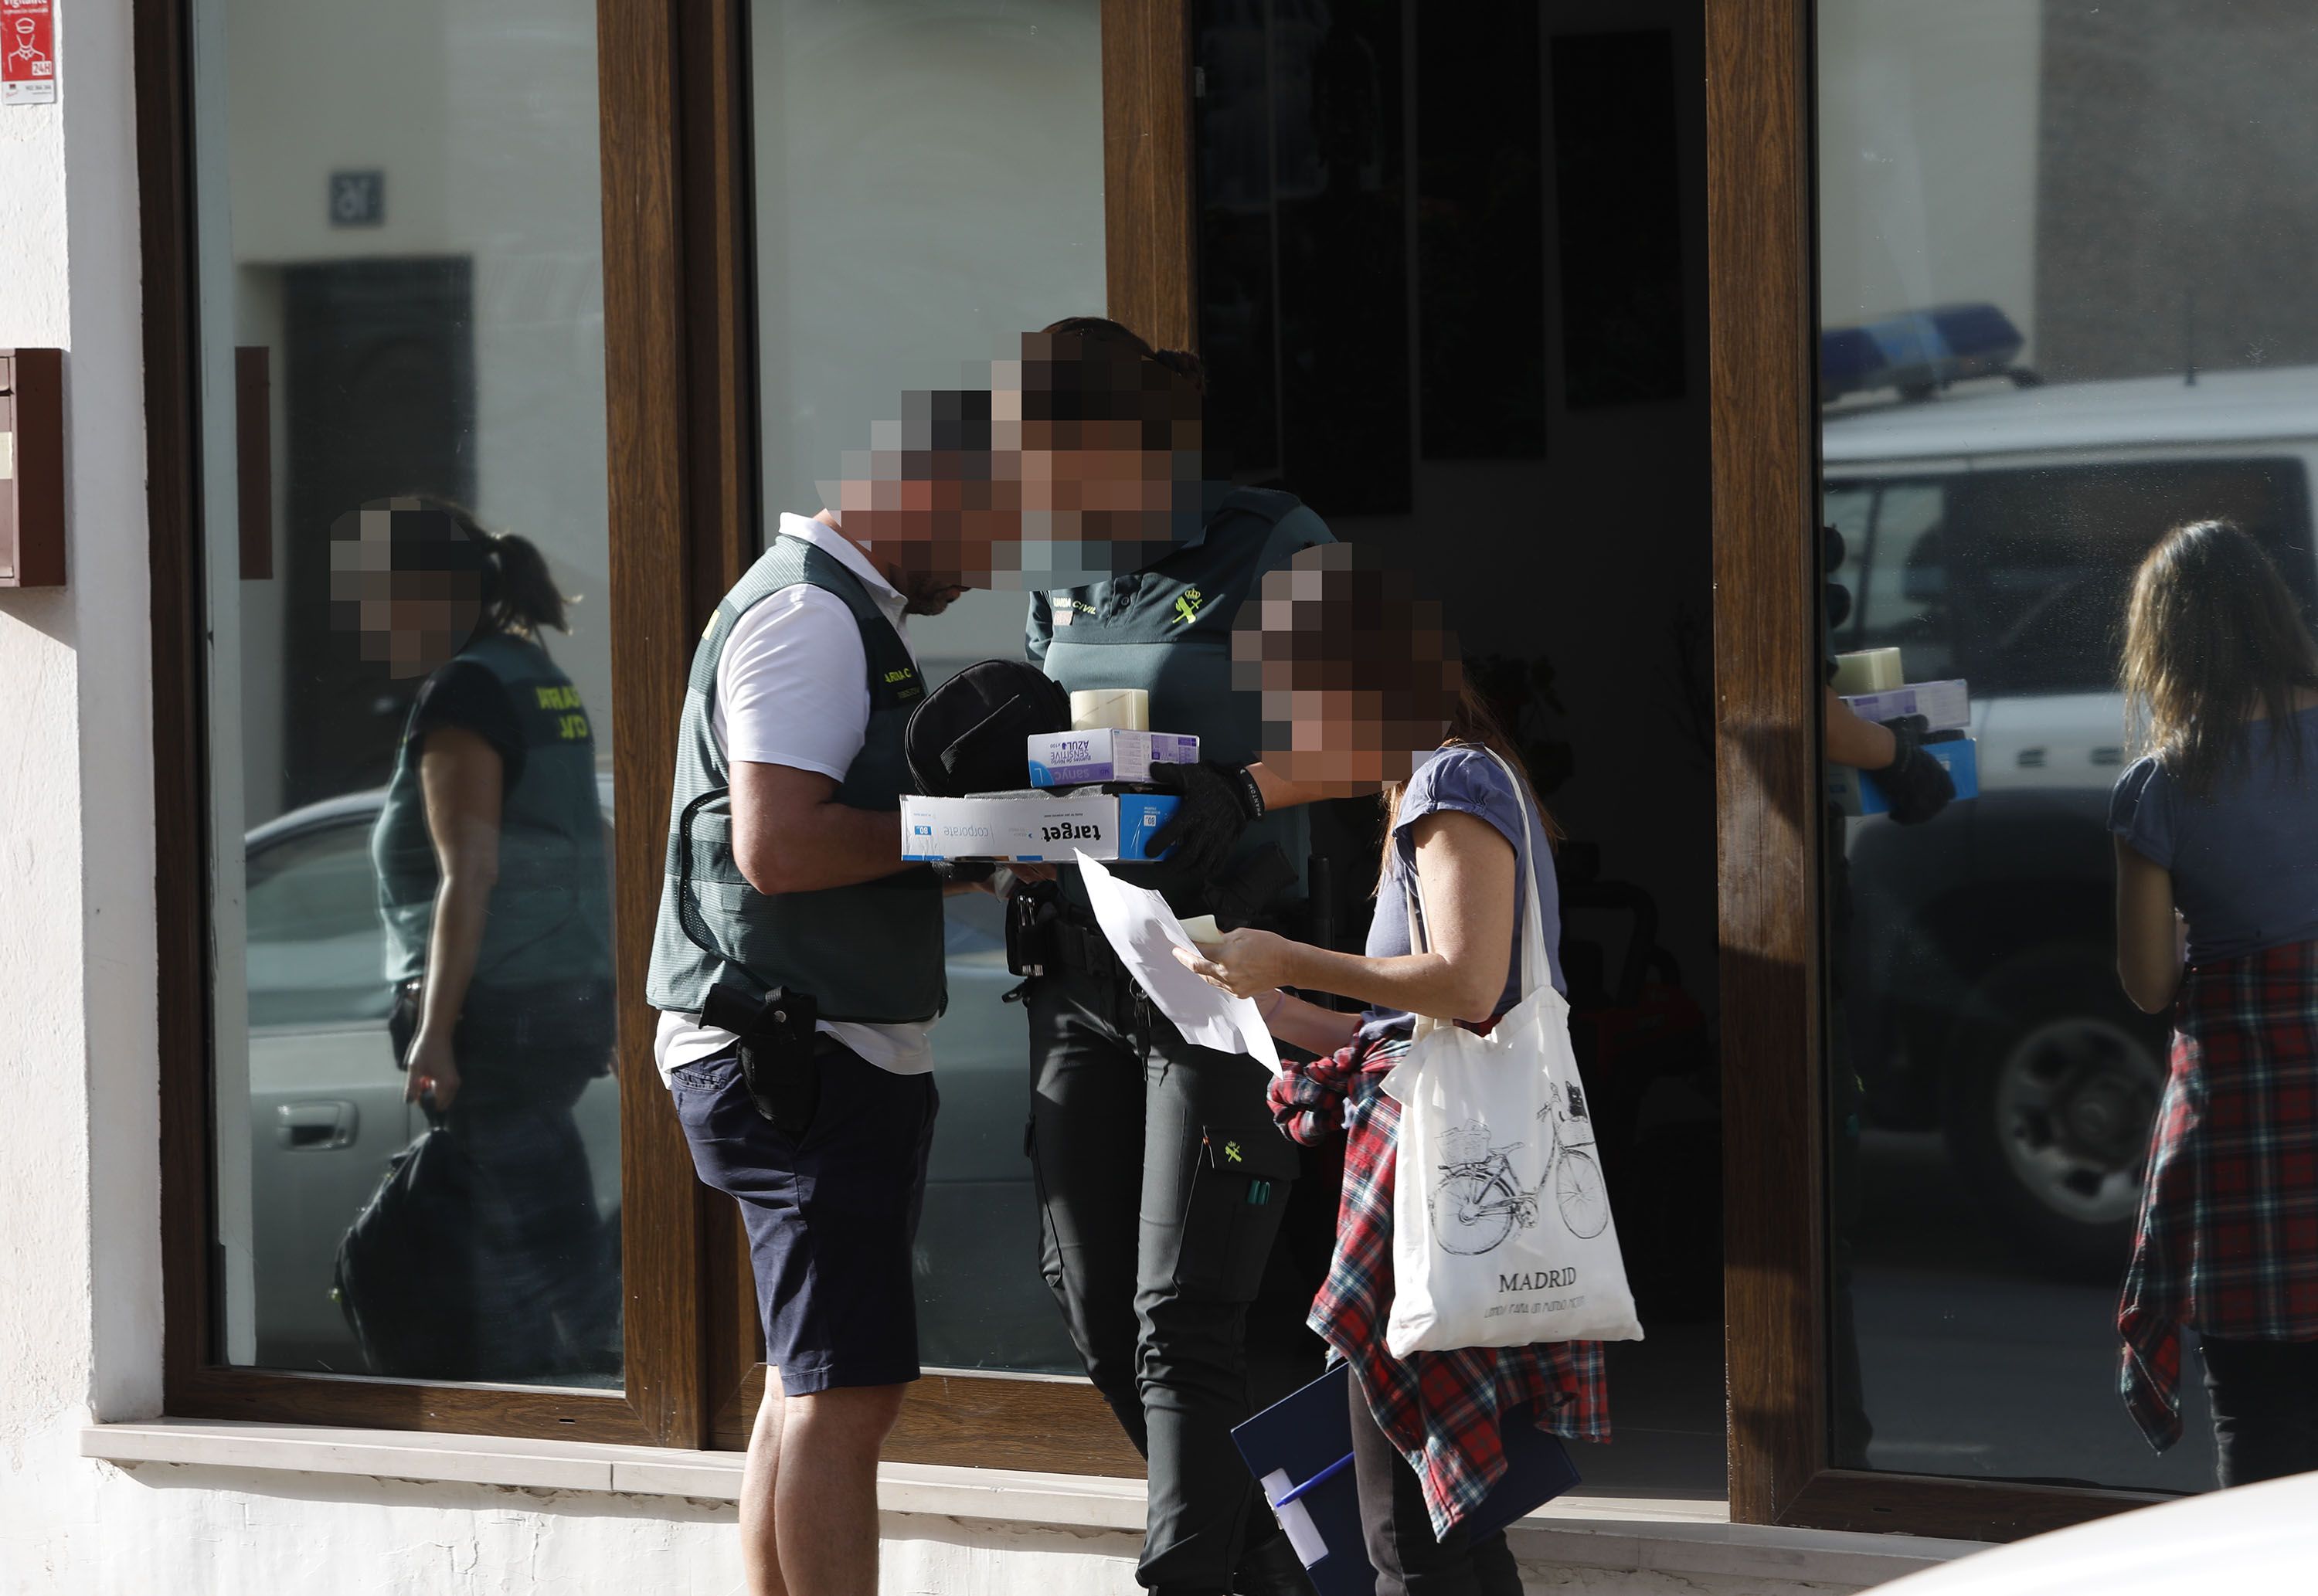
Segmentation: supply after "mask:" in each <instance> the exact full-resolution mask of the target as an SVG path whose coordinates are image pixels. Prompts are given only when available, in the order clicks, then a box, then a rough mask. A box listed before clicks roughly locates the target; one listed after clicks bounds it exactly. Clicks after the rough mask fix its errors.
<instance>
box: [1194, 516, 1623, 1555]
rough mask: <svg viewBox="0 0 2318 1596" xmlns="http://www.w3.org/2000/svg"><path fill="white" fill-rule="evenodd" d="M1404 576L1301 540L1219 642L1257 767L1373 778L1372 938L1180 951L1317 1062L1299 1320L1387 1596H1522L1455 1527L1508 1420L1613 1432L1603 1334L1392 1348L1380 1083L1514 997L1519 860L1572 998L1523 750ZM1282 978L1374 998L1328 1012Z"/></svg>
mask: <svg viewBox="0 0 2318 1596" xmlns="http://www.w3.org/2000/svg"><path fill="white" fill-rule="evenodd" d="M1411 592H1412V588H1411V585H1410V583H1409V582H1408V580H1407V579H1406V578H1405V577H1403V576H1401V575H1399V574H1397V573H1393V572H1386V571H1381V570H1379V569H1374V568H1372V567H1370V566H1369V565H1367V564H1366V563H1365V561H1363V560H1362V559H1361V556H1359V555H1358V554H1357V553H1355V552H1354V551H1352V549H1351V548H1350V547H1348V546H1347V545H1343V544H1335V545H1329V546H1323V547H1320V548H1316V549H1308V550H1306V551H1304V552H1303V553H1301V554H1298V555H1297V556H1296V557H1295V559H1294V560H1291V561H1290V562H1289V565H1288V566H1287V567H1286V568H1285V569H1281V570H1280V571H1277V572H1274V573H1272V575H1271V576H1269V577H1267V578H1265V579H1264V583H1263V587H1262V603H1261V604H1260V605H1249V606H1247V608H1246V609H1245V610H1244V611H1243V612H1242V613H1243V614H1251V613H1253V616H1254V618H1253V620H1252V621H1249V622H1247V623H1244V631H1243V632H1241V633H1239V634H1236V635H1235V637H1234V640H1233V658H1234V659H1235V661H1244V662H1245V663H1246V664H1247V665H1248V666H1249V670H1248V672H1247V677H1248V680H1247V683H1246V685H1248V686H1260V688H1261V690H1262V693H1263V695H1264V719H1265V737H1264V749H1265V753H1264V761H1265V764H1266V766H1267V767H1272V768H1280V767H1285V774H1286V775H1287V777H1288V779H1289V780H1290V781H1292V782H1294V783H1296V784H1297V785H1298V786H1299V787H1302V788H1307V789H1310V790H1314V791H1318V792H1322V793H1325V794H1329V795H1336V794H1347V795H1349V794H1358V793H1364V792H1374V791H1377V790H1378V788H1379V785H1381V786H1382V790H1383V794H1384V809H1385V834H1386V838H1387V841H1386V847H1385V853H1384V865H1383V873H1382V878H1381V880H1380V881H1379V887H1378V892H1377V911H1376V917H1375V919H1374V921H1373V923H1372V924H1371V926H1370V932H1369V938H1368V945H1367V949H1366V951H1365V953H1364V954H1362V955H1350V954H1343V953H1337V952H1335V951H1334V950H1332V949H1328V948H1323V947H1315V946H1310V945H1309V944H1306V943H1300V942H1293V941H1290V940H1289V939H1287V938H1285V937H1278V936H1274V935H1272V934H1271V933H1269V932H1265V931H1258V930H1247V929H1243V930H1236V931H1232V932H1229V933H1227V934H1226V935H1224V936H1223V937H1222V938H1221V940H1220V941H1219V942H1217V943H1214V944H1211V945H1209V946H1207V947H1206V948H1205V949H1204V953H1205V956H1204V957H1197V958H1195V957H1191V956H1190V955H1186V954H1184V953H1182V952H1181V950H1179V951H1178V953H1177V957H1178V958H1181V959H1182V960H1183V962H1184V963H1185V964H1187V965H1189V966H1190V968H1191V969H1193V970H1194V971H1196V972H1197V973H1199V975H1200V976H1202V977H1203V978H1205V979H1206V980H1207V981H1208V982H1209V983H1211V984H1212V985H1215V986H1217V987H1220V988H1222V989H1223V990H1224V991H1227V992H1231V993H1234V994H1235V995H1237V996H1242V997H1253V998H1255V999H1256V1000H1257V1002H1258V1005H1259V1009H1260V1011H1261V1012H1262V1015H1263V1018H1264V1022H1265V1024H1266V1025H1267V1027H1269V1028H1270V1029H1271V1032H1272V1034H1273V1035H1274V1036H1278V1037H1279V1038H1280V1040H1281V1041H1283V1042H1286V1043H1289V1044H1290V1045H1293V1046H1296V1047H1299V1048H1302V1049H1305V1050H1306V1051H1308V1052H1311V1053H1314V1054H1318V1055H1319V1057H1318V1060H1317V1062H1316V1063H1308V1064H1302V1065H1290V1066H1289V1068H1288V1069H1287V1070H1286V1071H1284V1072H1283V1073H1282V1074H1280V1076H1278V1077H1276V1078H1275V1079H1274V1081H1273V1084H1272V1089H1271V1101H1272V1107H1273V1115H1274V1118H1275V1119H1276V1120H1277V1121H1278V1123H1279V1124H1280V1127H1281V1129H1282V1130H1283V1131H1284V1132H1285V1133H1286V1134H1288V1135H1289V1137H1290V1138H1291V1139H1292V1140H1295V1141H1297V1142H1298V1143H1304V1144H1306V1145H1313V1144H1316V1143H1320V1142H1322V1141H1324V1140H1325V1139H1327V1138H1329V1137H1332V1136H1334V1135H1335V1134H1339V1133H1340V1132H1341V1134H1343V1137H1344V1139H1345V1148H1344V1179H1343V1196H1342V1198H1341V1205H1340V1207H1339V1210H1338V1217H1337V1224H1336V1250H1335V1257H1334V1262H1333V1263H1332V1265H1331V1267H1330V1269H1329V1272H1328V1278H1327V1282H1326V1284H1325V1286H1324V1287H1322V1288H1321V1291H1320V1294H1319V1296H1318V1297H1317V1298H1316V1300H1315V1301H1314V1303H1313V1305H1312V1315H1311V1320H1310V1323H1311V1325H1312V1328H1313V1330H1314V1331H1316V1332H1317V1333H1318V1334H1319V1335H1320V1336H1321V1337H1322V1339H1323V1340H1326V1341H1327V1343H1328V1344H1329V1346H1330V1347H1331V1348H1332V1349H1334V1353H1335V1354H1336V1355H1337V1356H1338V1357H1341V1358H1344V1359H1346V1360H1348V1361H1349V1362H1350V1364H1351V1366H1352V1380H1351V1381H1350V1382H1349V1385H1350V1388H1351V1392H1352V1396H1351V1404H1352V1412H1351V1414H1350V1418H1351V1421H1352V1471H1353V1475H1354V1477H1355V1480H1356V1482H1357V1484H1358V1487H1359V1492H1360V1500H1361V1518H1362V1520H1363V1525H1364V1529H1365V1532H1366V1539H1367V1549H1368V1553H1369V1559H1370V1562H1371V1563H1372V1564H1373V1565H1375V1567H1376V1571H1377V1575H1378V1583H1377V1591H1378V1593H1379V1596H1405V1593H1406V1592H1420V1593H1422V1596H1466V1593H1471V1596H1519V1592H1521V1589H1522V1583H1521V1576H1520V1574H1519V1572H1518V1570H1517V1569H1516V1568H1515V1566H1514V1557H1513V1553H1512V1551H1511V1550H1510V1549H1509V1548H1508V1547H1507V1546H1506V1544H1505V1533H1504V1531H1503V1530H1496V1531H1493V1532H1492V1533H1491V1534H1489V1535H1488V1536H1487V1537H1485V1538H1476V1537H1474V1536H1472V1535H1470V1534H1469V1533H1468V1531H1467V1530H1466V1529H1465V1528H1464V1527H1463V1525H1462V1522H1461V1521H1462V1520H1463V1519H1464V1518H1465V1516H1466V1515H1467V1514H1468V1513H1469V1511H1471V1510H1472V1509H1473V1508H1474V1507H1476V1506H1477V1505H1478V1504H1479V1502H1481V1500H1482V1499H1483V1498H1484V1497H1486V1496H1487V1494H1488V1493H1489V1490H1490V1488H1491V1487H1492V1486H1493V1485H1495V1484H1496V1482H1497V1481H1498V1480H1499V1479H1501V1478H1502V1477H1504V1475H1505V1450H1504V1446H1503V1442H1502V1439H1501V1437H1502V1435H1503V1427H1504V1426H1505V1425H1508V1424H1516V1423H1523V1424H1535V1425H1537V1426H1539V1427H1540V1428H1541V1429H1546V1430H1551V1431H1552V1432H1554V1433H1555V1434H1558V1435H1562V1436H1568V1437H1577V1438H1583V1439H1588V1440H1607V1439H1609V1435H1610V1419H1609V1399H1608V1393H1607V1388H1606V1385H1605V1383H1604V1374H1603V1358H1602V1349H1601V1347H1600V1345H1599V1344H1598V1343H1595V1342H1559V1343H1550V1344H1540V1345H1534V1346H1528V1347H1516V1348H1507V1349H1486V1348H1485V1349H1466V1350H1461V1351H1454V1352H1420V1353H1416V1354H1415V1355H1414V1356H1412V1357H1409V1358H1394V1357H1392V1356H1391V1355H1390V1354H1389V1353H1388V1351H1387V1350H1386V1348H1385V1336H1384V1326H1385V1320H1386V1318H1387V1316H1388V1314H1389V1313H1390V1311H1391V1307H1392V1297H1393V1275H1392V1192H1393V1181H1394V1170H1395V1154H1396V1151H1397V1149H1396V1142H1397V1136H1396V1133H1397V1127H1398V1125H1399V1122H1400V1105H1399V1104H1397V1103H1396V1102H1395V1101H1394V1100H1393V1099H1392V1098H1391V1097H1390V1096H1388V1094H1386V1093H1385V1092H1384V1090H1383V1089H1382V1082H1383V1080H1384V1077H1385V1074H1386V1073H1387V1072H1388V1071H1390V1070H1391V1068H1392V1067H1393V1065H1394V1064H1396V1063H1398V1062H1399V1060H1400V1058H1401V1055H1402V1054H1405V1053H1406V1052H1407V1050H1408V1046H1409V1040H1410V1035H1411V1031H1412V1029H1413V1027H1414V1025H1415V1018H1414V1017H1415V1015H1417V1014H1428V1015H1434V1016H1438V1017H1441V1018H1448V1019H1454V1020H1456V1021H1457V1022H1458V1023H1460V1024H1462V1025H1468V1026H1470V1027H1473V1028H1475V1029H1477V1030H1487V1028H1488V1027H1490V1026H1491V1025H1493V1024H1494V1023H1495V1022H1496V1019H1497V1018H1498V1017H1499V1016H1501V1015H1503V1014H1505V1012H1506V1011H1507V1010H1508V1009H1512V1008H1513V1007H1514V1004H1515V1003H1516V1002H1517V1001H1518V1000H1520V997H1521V971H1520V950H1521V945H1522V943H1521V939H1522V932H1523V928H1522V926H1521V921H1520V916H1521V914H1522V912H1523V907H1522V904H1521V898H1522V893H1521V892H1520V890H1519V888H1520V883H1521V875H1520V872H1521V871H1523V870H1529V871H1532V873H1534V874H1535V877H1536V881H1537V887H1538V899H1539V902H1540V903H1541V906H1542V908H1541V912H1542V914H1543V915H1544V916H1545V918H1546V924H1545V925H1544V926H1543V927H1542V928H1541V929H1542V930H1543V932H1544V933H1545V944H1546V948H1547V951H1548V955H1549V958H1550V964H1551V968H1552V979H1553V984H1554V986H1555V988H1556V989H1557V990H1565V991H1566V988H1565V987H1564V985H1563V980H1562V973H1561V964H1560V951H1559V950H1560V941H1561V928H1560V924H1559V895H1558V893H1557V892H1556V891H1555V886H1554V877H1553V858H1552V855H1551V853H1550V849H1549V848H1547V847H1537V848H1536V849H1535V850H1534V855H1535V856H1534V857H1531V856H1529V855H1530V853H1531V852H1532V850H1531V849H1529V848H1528V847H1525V846H1524V833H1525V831H1529V832H1533V833H1534V834H1535V835H1536V836H1537V837H1539V838H1551V837H1552V836H1553V832H1552V830H1551V825H1550V821H1549V820H1548V819H1547V818H1546V816H1545V815H1544V813H1543V811H1541V810H1540V809H1539V807H1538V803H1537V799H1536V796H1535V795H1534V794H1532V792H1531V791H1530V790H1529V784H1528V782H1527V780H1526V779H1525V778H1524V779H1521V780H1518V781H1516V780H1514V778H1512V777H1511V776H1508V775H1507V769H1508V768H1510V769H1513V770H1518V769H1520V758H1519V755H1518V754H1517V753H1515V751H1514V748H1513V745H1512V743H1511V742H1510V740H1508V739H1507V738H1506V736H1505V733H1504V731H1502V730H1501V729H1500V728H1499V727H1498V725H1497V723H1496V721H1495V719H1494V718H1493V717H1492V716H1491V714H1490V713H1489V711H1488V709H1487V706H1486V704H1484V703H1483V701H1482V700H1481V699H1480V697H1479V696H1478V694H1476V693H1475V692H1474V690H1473V689H1472V687H1471V686H1470V684H1469V683H1468V682H1466V681H1465V680H1464V677H1463V673H1462V671H1461V669H1460V666H1459V660H1458V652H1457V647H1456V643H1455V640H1454V639H1453V638H1452V637H1451V635H1450V634H1449V633H1448V632H1446V631H1445V630H1444V629H1443V628H1442V625H1441V621H1440V611H1439V608H1438V606H1437V605H1430V604H1427V603H1425V602H1424V601H1422V600H1419V599H1416V598H1414V597H1412V596H1411ZM1235 685H1238V684H1235ZM1275 750H1286V751H1285V752H1280V751H1275ZM1402 750H1433V751H1431V752H1429V753H1427V752H1414V753H1412V752H1406V751H1402ZM1493 752H1494V753H1496V754H1498V755H1500V756H1502V757H1503V758H1505V761H1506V766H1505V767H1500V766H1499V765H1498V763H1497V761H1496V759H1494V758H1490V755H1491V753H1493ZM1524 810H1526V811H1527V820H1526V824H1525V823H1524V817H1523V811H1524ZM1413 886H1414V887H1421V889H1422V893H1423V901H1424V903H1426V904H1428V905H1430V906H1431V913H1430V914H1429V915H1428V916H1427V917H1426V923H1425V926H1424V930H1425V933H1426V938H1425V939H1426V945H1427V946H1428V948H1429V949H1431V951H1429V952H1426V953H1423V954H1413V953H1412V952H1411V951H1410V949H1411V946H1412V939H1411V937H1410V935H1409V926H1408V917H1407V909H1406V904H1407V900H1408V897H1409V895H1410V892H1411V890H1412V887H1413ZM1289 987H1295V988H1300V989H1302V990H1304V991H1322V992H1334V993H1337V994H1340V995H1341V996H1343V997H1347V998H1350V999H1352V1000H1356V1001H1359V1002H1361V1003H1365V1004H1366V1005H1368V1007H1367V1009H1366V1010H1365V1012H1363V1013H1361V1014H1357V1015H1355V1014H1349V1013H1342V1012H1339V1011H1337V1010H1334V1009H1325V1008H1322V1007H1320V1006H1319V1005H1317V1004H1316V1003H1312V1002H1308V1001H1307V1000H1304V999H1302V998H1298V997H1295V996H1292V995H1290V994H1289V992H1288V991H1285V990H1283V989H1286V988H1289Z"/></svg>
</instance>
